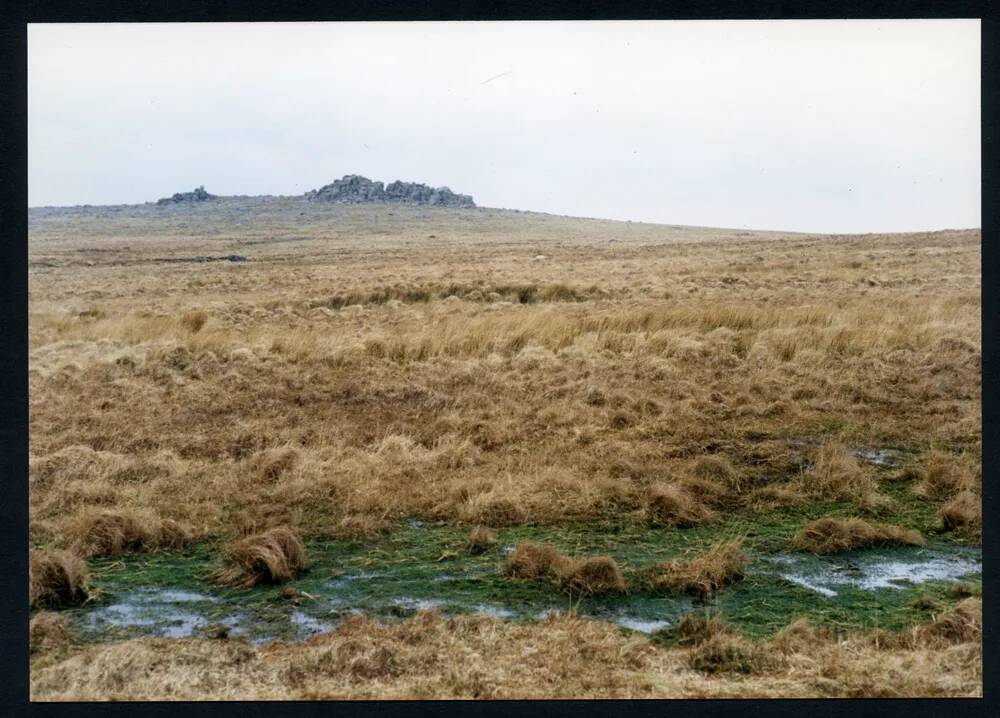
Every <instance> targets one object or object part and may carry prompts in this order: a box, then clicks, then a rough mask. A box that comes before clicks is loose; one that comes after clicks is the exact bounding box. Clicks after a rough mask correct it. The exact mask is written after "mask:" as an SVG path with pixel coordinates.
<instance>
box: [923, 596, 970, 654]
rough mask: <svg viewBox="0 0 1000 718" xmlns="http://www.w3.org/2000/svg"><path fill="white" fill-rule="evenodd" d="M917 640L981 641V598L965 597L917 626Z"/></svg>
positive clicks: (928, 643)
mask: <svg viewBox="0 0 1000 718" xmlns="http://www.w3.org/2000/svg"><path fill="white" fill-rule="evenodd" d="M916 636H917V638H918V640H920V641H922V642H923V643H924V644H925V645H936V644H955V643H969V642H973V641H977V642H978V641H981V640H982V636H983V600H982V598H966V599H963V600H962V601H961V602H960V603H959V604H958V605H957V606H955V607H954V608H953V609H951V610H950V611H946V612H944V613H942V614H941V615H940V616H938V617H937V618H935V619H934V620H933V621H931V622H930V623H926V624H924V625H922V626H918V627H917V629H916Z"/></svg>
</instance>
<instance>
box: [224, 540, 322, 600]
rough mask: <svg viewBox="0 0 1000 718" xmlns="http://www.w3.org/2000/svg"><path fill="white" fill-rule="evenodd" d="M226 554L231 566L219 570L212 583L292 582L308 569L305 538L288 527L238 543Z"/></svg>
mask: <svg viewBox="0 0 1000 718" xmlns="http://www.w3.org/2000/svg"><path fill="white" fill-rule="evenodd" d="M224 555H225V559H226V562H227V563H228V564H229V565H228V566H225V567H223V568H220V569H218V570H217V571H215V572H214V573H213V574H212V575H211V576H210V577H209V580H211V581H214V582H215V583H221V584H225V585H229V586H240V587H243V588H248V587H250V586H255V585H257V584H259V583H284V582H285V581H290V580H292V579H293V578H295V576H296V575H298V573H299V572H300V571H302V570H304V569H305V568H306V567H307V566H308V561H307V560H306V550H305V547H304V546H303V545H302V539H301V538H299V535H298V533H297V532H296V531H295V530H294V529H291V528H289V527H287V526H277V527H275V528H272V529H268V530H267V531H265V532H263V533H260V534H255V535H253V536H246V537H245V538H241V539H239V540H237V541H234V542H232V543H230V544H228V545H227V546H226V547H225V550H224Z"/></svg>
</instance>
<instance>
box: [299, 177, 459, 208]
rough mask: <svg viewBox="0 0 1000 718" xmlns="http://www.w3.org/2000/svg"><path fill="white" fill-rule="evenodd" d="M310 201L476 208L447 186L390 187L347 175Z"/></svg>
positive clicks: (405, 184)
mask: <svg viewBox="0 0 1000 718" xmlns="http://www.w3.org/2000/svg"><path fill="white" fill-rule="evenodd" d="M305 197H306V199H308V200H316V201H325V202H341V203H344V204H356V203H360V202H404V203H406V204H427V205H436V206H440V207H475V206H476V203H475V202H473V201H472V197H470V196H469V195H467V194H456V193H454V192H452V191H451V190H450V189H448V188H447V187H430V186H428V185H425V184H420V183H418V182H400V181H399V180H396V181H395V182H391V183H390V184H389V185H388V186H385V185H383V184H382V183H381V182H373V181H372V180H370V179H368V178H367V177H362V176H361V175H344V177H343V178H341V179H339V180H335V181H334V182H333V183H331V184H328V185H326V186H324V187H320V188H319V189H316V190H312V191H311V192H306V194H305Z"/></svg>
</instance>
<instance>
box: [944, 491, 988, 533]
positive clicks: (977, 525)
mask: <svg viewBox="0 0 1000 718" xmlns="http://www.w3.org/2000/svg"><path fill="white" fill-rule="evenodd" d="M938 518H940V519H941V525H942V527H943V528H944V530H945V531H955V530H964V531H968V532H970V533H972V534H974V535H976V536H979V535H981V534H982V531H983V505H982V501H981V500H980V498H979V497H978V496H976V494H974V493H973V492H971V491H960V492H959V493H958V494H956V495H955V497H954V498H952V499H951V500H950V501H948V502H947V503H945V504H943V505H942V506H941V508H940V509H938Z"/></svg>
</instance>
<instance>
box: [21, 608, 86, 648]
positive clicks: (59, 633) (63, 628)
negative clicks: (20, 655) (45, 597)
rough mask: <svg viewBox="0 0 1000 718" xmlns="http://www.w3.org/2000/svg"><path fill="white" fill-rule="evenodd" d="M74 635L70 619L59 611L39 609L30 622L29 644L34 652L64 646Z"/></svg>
mask: <svg viewBox="0 0 1000 718" xmlns="http://www.w3.org/2000/svg"><path fill="white" fill-rule="evenodd" d="M74 637H75V633H74V631H73V626H72V625H71V624H70V621H69V619H68V618H66V617H65V616H60V615H59V614H57V613H51V612H49V611H39V612H38V613H36V614H35V615H34V616H32V617H31V622H30V623H29V624H28V646H29V650H30V651H31V653H32V654H35V653H43V652H47V651H51V650H54V649H57V648H63V647H65V646H66V645H68V644H69V643H70V642H71V641H72V640H73V639H74Z"/></svg>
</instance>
